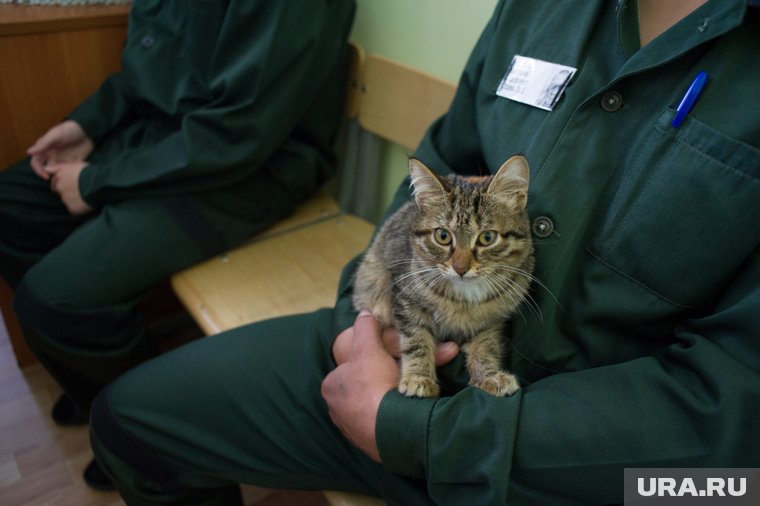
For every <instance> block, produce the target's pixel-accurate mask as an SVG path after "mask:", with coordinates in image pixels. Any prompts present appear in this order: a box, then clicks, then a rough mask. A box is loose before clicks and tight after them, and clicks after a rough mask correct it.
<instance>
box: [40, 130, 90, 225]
mask: <svg viewBox="0 0 760 506" xmlns="http://www.w3.org/2000/svg"><path fill="white" fill-rule="evenodd" d="M94 147H95V145H94V143H93V142H92V139H90V138H89V137H88V136H87V134H86V133H85V132H84V130H82V127H80V126H79V124H78V123H76V122H75V121H71V120H67V121H64V122H63V123H60V124H58V125H56V126H54V127H53V128H51V129H50V130H48V131H47V132H45V134H44V135H43V136H42V137H40V138H39V139H37V141H36V142H35V143H34V144H33V145H32V146H31V147H30V148H29V149H28V150H27V154H28V155H29V156H30V157H31V166H32V170H33V171H34V173H35V174H37V175H38V176H39V177H40V178H41V179H43V180H45V181H49V182H50V190H51V191H53V192H54V193H57V194H58V195H59V196H60V197H61V201H62V202H63V204H64V205H65V206H66V208H67V209H68V210H69V212H70V213H71V214H74V215H83V214H87V213H88V212H90V211H92V207H91V206H90V205H89V204H87V202H85V201H84V199H83V198H82V195H81V193H80V191H79V174H80V173H81V172H82V170H83V169H84V168H85V167H87V165H88V164H87V162H86V161H85V159H86V158H87V157H88V156H89V155H90V153H91V152H92V150H93V148H94Z"/></svg>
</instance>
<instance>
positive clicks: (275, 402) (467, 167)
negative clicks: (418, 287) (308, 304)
mask: <svg viewBox="0 0 760 506" xmlns="http://www.w3.org/2000/svg"><path fill="white" fill-rule="evenodd" d="M758 33H760V9H758V8H756V7H754V6H752V5H750V6H748V5H747V3H746V2H745V1H743V0H712V1H709V2H705V1H704V0H695V1H684V2H659V1H649V0H639V1H638V2H636V1H634V0H626V1H621V2H604V1H593V2H592V1H583V2H580V1H579V2H555V1H550V0H546V1H534V2H520V1H511V0H503V1H501V2H499V3H498V5H497V7H496V10H495V13H494V15H493V18H492V20H491V21H490V23H489V24H488V26H487V27H486V28H485V31H484V32H483V34H482V36H481V38H480V40H479V42H478V44H477V45H476V47H475V49H474V51H473V53H472V56H471V58H470V60H469V62H468V64H467V66H466V68H465V71H464V74H463V76H462V79H461V81H460V83H459V87H458V90H457V94H456V97H455V98H454V101H453V103H452V105H451V108H450V110H449V112H448V113H447V114H446V115H445V116H444V117H443V118H442V119H440V120H439V121H437V122H436V123H434V124H433V125H432V126H431V127H430V129H429V130H428V132H427V134H426V136H425V138H424V140H423V142H422V144H421V146H420V147H419V149H418V150H417V152H416V153H415V156H416V157H417V158H419V159H420V160H421V161H422V162H424V163H425V164H426V165H427V166H429V167H432V168H434V169H436V170H438V171H439V172H441V173H447V172H459V173H462V174H471V175H478V174H482V173H488V172H490V173H494V172H495V171H496V170H497V169H498V168H499V167H500V166H501V164H502V163H503V162H504V160H507V159H508V158H509V157H510V156H512V155H514V154H517V153H520V154H522V155H524V156H525V158H526V159H527V160H528V162H529V163H530V166H531V174H530V176H531V177H530V195H529V197H528V207H529V211H530V215H531V217H532V219H533V237H534V240H535V244H536V267H535V272H534V274H535V275H536V277H537V278H538V279H539V280H540V282H541V284H540V285H537V286H535V288H534V292H533V294H532V296H533V299H534V301H535V303H536V304H537V307H538V308H539V309H540V315H541V317H540V318H539V317H537V316H535V315H532V314H531V311H528V310H525V311H523V313H524V317H520V316H517V317H516V318H514V319H513V321H512V323H511V326H510V328H509V329H508V333H507V334H506V335H505V336H504V340H505V343H508V344H509V345H510V346H509V352H508V353H507V355H506V356H505V359H504V366H505V369H507V370H509V371H511V372H512V373H514V374H516V375H517V377H518V378H519V380H520V382H521V384H522V388H521V389H520V390H518V391H517V392H516V393H515V394H514V395H512V396H507V397H495V396H492V395H489V394H487V393H485V392H484V391H482V390H480V389H478V388H474V387H471V386H468V385H467V378H466V371H465V364H464V361H463V360H462V357H461V355H462V354H457V350H456V346H452V345H450V344H449V345H442V346H440V347H439V349H438V359H439V360H438V363H439V364H442V363H444V362H447V361H448V363H446V364H445V365H442V366H440V367H439V369H438V374H439V378H440V380H441V381H440V383H441V385H442V394H441V397H440V398H424V399H416V398H409V397H406V396H403V395H401V394H399V393H398V391H397V389H396V388H397V386H398V378H399V368H398V364H397V362H396V360H394V353H396V352H397V348H398V342H397V340H395V339H394V337H395V335H394V332H393V330H392V329H389V330H386V331H383V330H382V329H381V328H380V326H379V324H378V322H377V321H376V320H375V319H374V318H373V317H372V316H371V315H367V314H361V315H360V316H359V317H358V318H357V317H356V312H355V310H354V308H353V306H352V302H351V279H352V275H353V273H354V270H355V268H356V265H357V262H353V263H352V264H350V265H349V266H348V268H347V270H346V271H345V273H344V276H343V280H342V283H341V287H340V292H339V298H338V301H337V304H336V306H335V308H333V309H326V310H322V311H318V312H316V313H313V314H306V315H298V316H292V317H286V318H281V319H276V320H272V321H266V322H262V323H257V324H254V325H251V326H246V327H242V328H239V329H235V330H232V331H230V332H226V333H223V334H220V335H217V336H212V337H209V338H207V339H203V340H199V341H195V342H193V343H191V344H189V345H187V346H184V347H182V348H180V349H177V350H175V351H173V352H171V353H169V354H166V355H163V356H161V357H158V358H156V359H154V360H152V361H150V362H148V363H146V364H143V365H142V366H140V367H138V368H135V369H133V370H132V371H130V372H129V373H127V374H125V375H123V376H122V377H121V378H119V379H118V380H117V381H116V382H114V383H112V384H111V385H110V386H109V387H107V388H105V389H104V390H103V392H102V393H101V394H100V395H99V396H98V398H97V399H96V401H95V402H94V404H93V410H92V425H91V436H92V443H93V449H94V451H95V454H96V455H97V457H98V459H99V461H100V462H102V463H103V465H104V469H105V470H106V472H107V474H108V475H110V476H111V477H112V478H113V479H114V481H115V483H116V486H117V488H118V490H119V491H120V493H121V494H122V496H123V497H124V499H125V500H126V502H127V504H130V505H133V504H134V505H139V504H178V505H179V504H209V505H210V504H224V505H229V504H239V501H240V499H239V491H238V487H237V486H236V483H238V482H245V483H251V484H256V485H261V486H266V487H287V488H305V489H339V490H349V491H355V492H362V493H366V494H373V495H376V496H379V497H383V498H384V500H385V501H386V502H387V503H388V504H402V505H405V506H408V505H415V504H452V505H463V504H467V505H469V504H472V505H479V506H480V505H492V504H517V505H523V504H551V505H557V504H582V505H589V504H611V503H621V502H622V501H623V475H624V473H623V471H624V469H625V468H626V467H756V466H757V463H758V459H759V458H760V439H758V438H757V437H756V431H757V426H758V423H760V341H759V340H758V336H760V319H758V315H757V312H758V308H760V250H759V249H758V248H759V247H760V246H759V245H760V123H758V118H760V105H758V104H757V103H756V102H754V101H751V100H750V101H748V100H747V97H752V96H754V94H755V92H756V90H757V83H758V82H760V66H758V65H757V55H758V54H759V53H760V38H758V37H757V34H758ZM517 55H520V56H523V57H524V58H530V59H533V62H534V63H535V60H542V61H545V62H549V63H554V64H560V65H563V66H566V67H570V68H574V69H577V72H576V73H575V74H574V76H573V77H572V79H570V81H569V85H568V87H567V88H566V89H565V91H564V93H563V94H562V96H560V97H558V100H552V101H549V102H548V103H551V104H553V107H549V108H550V109H552V110H546V109H544V108H539V107H534V106H533V104H530V103H528V104H526V103H522V102H520V101H518V100H514V99H512V98H505V97H504V96H501V94H497V91H499V90H500V84H501V83H502V82H503V81H504V78H505V75H507V76H508V74H509V72H510V69H511V68H512V67H511V66H510V62H511V61H513V59H514V57H515V56H517ZM700 71H705V72H707V73H708V74H709V76H710V77H709V81H708V83H707V86H706V87H705V88H704V89H703V90H702V92H701V94H700V95H699V97H698V99H697V101H696V103H695V104H694V106H693V108H692V109H691V110H690V111H689V112H688V114H687V115H686V116H685V117H684V118H683V119H682V121H681V120H677V121H675V124H674V120H675V119H676V110H675V109H676V107H677V106H678V104H679V102H680V101H681V99H682V97H683V96H684V94H685V92H686V90H687V89H688V88H689V85H690V83H692V81H693V80H694V78H695V76H697V75H698V73H699V72H700ZM541 89H543V87H541V88H538V89H537V90H535V91H536V94H538V92H540V91H541ZM517 98H519V97H517ZM408 199H409V189H408V184H404V185H402V188H401V189H400V191H399V193H398V194H397V198H396V199H395V201H394V203H393V204H392V206H391V209H396V208H398V207H399V206H400V205H401V204H402V203H404V202H406V201H407V200H408ZM394 343H395V345H394ZM454 355H456V357H455V358H454ZM452 358H453V360H452Z"/></svg>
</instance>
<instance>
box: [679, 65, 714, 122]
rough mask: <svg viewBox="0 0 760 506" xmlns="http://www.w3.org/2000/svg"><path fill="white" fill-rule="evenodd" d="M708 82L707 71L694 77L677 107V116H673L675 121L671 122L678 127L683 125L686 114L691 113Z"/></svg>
mask: <svg viewBox="0 0 760 506" xmlns="http://www.w3.org/2000/svg"><path fill="white" fill-rule="evenodd" d="M706 82H707V72H704V71H703V72H700V73H699V74H697V77H695V78H694V81H693V82H692V83H691V86H689V89H688V90H686V94H685V95H684V96H683V98H682V99H681V103H680V104H678V107H677V108H676V117H675V118H673V122H672V123H671V125H673V127H675V128H678V127H680V126H681V123H683V120H684V119H685V118H686V115H687V114H689V111H691V108H692V107H694V102H696V101H697V98H699V94H700V93H702V88H704V87H705V83H706Z"/></svg>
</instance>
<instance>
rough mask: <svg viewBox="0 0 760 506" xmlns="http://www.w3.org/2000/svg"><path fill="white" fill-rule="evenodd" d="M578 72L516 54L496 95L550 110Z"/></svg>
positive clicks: (571, 68) (563, 66)
mask: <svg viewBox="0 0 760 506" xmlns="http://www.w3.org/2000/svg"><path fill="white" fill-rule="evenodd" d="M577 70H578V69H575V68H573V67H566V66H565V65H559V64H557V63H551V62H548V61H543V60H537V59H535V58H528V57H527V56H520V55H515V57H514V58H512V63H511V64H510V65H509V69H507V73H506V74H504V78H503V79H502V80H501V83H500V84H499V88H498V89H497V90H496V94H497V95H498V96H500V97H504V98H508V99H510V100H514V101H516V102H521V103H523V104H528V105H532V106H533V107H538V108H539V109H544V110H546V111H551V110H552V109H554V106H555V105H556V104H557V101H558V100H559V97H561V96H562V92H563V91H565V88H567V85H568V84H569V83H570V80H571V79H572V78H573V76H574V75H575V72H576V71H577Z"/></svg>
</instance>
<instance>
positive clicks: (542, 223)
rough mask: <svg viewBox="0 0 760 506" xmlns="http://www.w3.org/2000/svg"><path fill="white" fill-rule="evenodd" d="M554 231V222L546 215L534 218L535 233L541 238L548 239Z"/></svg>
mask: <svg viewBox="0 0 760 506" xmlns="http://www.w3.org/2000/svg"><path fill="white" fill-rule="evenodd" d="M552 232H554V222H553V221H552V220H550V219H549V218H547V217H546V216H539V217H538V218H536V219H535V220H533V235H535V236H536V237H538V238H539V239H546V238H547V237H549V236H550V235H552Z"/></svg>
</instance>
